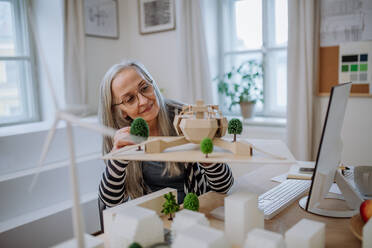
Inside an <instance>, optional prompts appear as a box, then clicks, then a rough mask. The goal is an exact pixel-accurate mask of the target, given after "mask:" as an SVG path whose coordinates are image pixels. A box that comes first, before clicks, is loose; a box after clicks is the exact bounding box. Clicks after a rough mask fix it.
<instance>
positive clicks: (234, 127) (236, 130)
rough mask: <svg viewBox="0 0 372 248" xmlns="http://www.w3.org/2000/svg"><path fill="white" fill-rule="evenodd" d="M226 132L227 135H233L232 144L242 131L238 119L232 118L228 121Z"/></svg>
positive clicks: (241, 125)
mask: <svg viewBox="0 0 372 248" xmlns="http://www.w3.org/2000/svg"><path fill="white" fill-rule="evenodd" d="M227 131H228V132H229V134H234V140H233V142H235V141H236V135H237V134H241V133H242V131H243V124H242V122H241V121H240V120H239V119H236V118H233V119H231V120H230V121H229V125H228V128H227Z"/></svg>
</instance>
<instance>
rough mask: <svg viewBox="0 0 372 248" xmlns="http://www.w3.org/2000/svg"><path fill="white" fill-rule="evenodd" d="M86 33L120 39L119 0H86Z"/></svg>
mask: <svg viewBox="0 0 372 248" xmlns="http://www.w3.org/2000/svg"><path fill="white" fill-rule="evenodd" d="M84 12H85V34H86V35H87V36H94V37H103V38H111V39H119V24H118V2H117V0H85V1H84Z"/></svg>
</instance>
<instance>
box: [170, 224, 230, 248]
mask: <svg viewBox="0 0 372 248" xmlns="http://www.w3.org/2000/svg"><path fill="white" fill-rule="evenodd" d="M190 247H203V248H212V247H213V248H229V247H231V246H230V244H229V243H228V241H227V239H226V238H225V234H224V233H223V232H222V231H220V230H216V229H214V228H211V227H207V226H202V225H198V224H197V225H193V226H191V227H189V228H187V229H184V230H182V231H180V232H179V233H177V237H176V239H175V240H174V241H173V244H172V248H190Z"/></svg>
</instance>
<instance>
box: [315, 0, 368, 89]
mask: <svg viewBox="0 0 372 248" xmlns="http://www.w3.org/2000/svg"><path fill="white" fill-rule="evenodd" d="M320 5H321V7H320V51H319V70H318V71H319V80H318V83H319V84H318V87H317V88H318V89H317V91H318V95H329V93H330V91H331V88H332V86H334V85H337V84H340V83H344V82H352V83H353V84H352V87H351V95H352V96H372V4H371V1H370V0H359V1H356V2H355V1H350V0H337V1H334V0H320Z"/></svg>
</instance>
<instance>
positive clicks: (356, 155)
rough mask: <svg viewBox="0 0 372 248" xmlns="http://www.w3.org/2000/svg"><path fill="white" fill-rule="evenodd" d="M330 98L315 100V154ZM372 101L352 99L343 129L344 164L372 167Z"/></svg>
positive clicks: (350, 99) (368, 99)
mask: <svg viewBox="0 0 372 248" xmlns="http://www.w3.org/2000/svg"><path fill="white" fill-rule="evenodd" d="M328 100H329V97H316V98H315V109H316V112H315V118H314V119H315V125H314V137H315V145H314V149H315V154H316V152H317V149H318V146H319V140H320V136H321V134H322V130H323V123H324V118H325V114H326V111H327V106H328ZM371 128H372V99H371V98H358V97H350V98H349V102H348V105H347V108H346V114H345V120H344V125H343V129H342V135H341V136H342V139H343V153H342V162H345V163H349V164H351V165H372V153H371V148H372V129H371Z"/></svg>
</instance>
